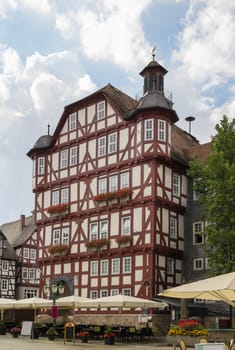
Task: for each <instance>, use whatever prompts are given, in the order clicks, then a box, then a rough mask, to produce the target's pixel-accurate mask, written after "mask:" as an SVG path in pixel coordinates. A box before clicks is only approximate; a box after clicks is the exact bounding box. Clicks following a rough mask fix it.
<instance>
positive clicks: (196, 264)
mask: <svg viewBox="0 0 235 350" xmlns="http://www.w3.org/2000/svg"><path fill="white" fill-rule="evenodd" d="M193 269H194V271H198V270H203V258H196V259H193Z"/></svg>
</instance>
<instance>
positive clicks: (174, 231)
mask: <svg viewBox="0 0 235 350" xmlns="http://www.w3.org/2000/svg"><path fill="white" fill-rule="evenodd" d="M177 233H178V227H177V218H176V217H174V216H170V237H171V238H175V239H176V238H177Z"/></svg>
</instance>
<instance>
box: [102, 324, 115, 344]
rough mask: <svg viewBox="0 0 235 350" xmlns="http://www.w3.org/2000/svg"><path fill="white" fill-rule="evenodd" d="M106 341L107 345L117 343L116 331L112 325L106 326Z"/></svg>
mask: <svg viewBox="0 0 235 350" xmlns="http://www.w3.org/2000/svg"><path fill="white" fill-rule="evenodd" d="M104 343H105V344H106V345H113V344H114V343H115V333H114V332H113V331H112V328H111V327H110V326H106V327H105V333H104Z"/></svg>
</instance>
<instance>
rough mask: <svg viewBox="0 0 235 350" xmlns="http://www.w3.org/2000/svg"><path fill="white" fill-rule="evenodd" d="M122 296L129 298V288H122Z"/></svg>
mask: <svg viewBox="0 0 235 350" xmlns="http://www.w3.org/2000/svg"><path fill="white" fill-rule="evenodd" d="M122 295H128V296H131V288H123V289H122Z"/></svg>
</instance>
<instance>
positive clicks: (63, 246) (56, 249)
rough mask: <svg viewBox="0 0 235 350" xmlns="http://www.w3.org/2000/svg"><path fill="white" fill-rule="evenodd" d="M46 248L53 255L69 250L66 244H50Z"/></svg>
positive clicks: (62, 253)
mask: <svg viewBox="0 0 235 350" xmlns="http://www.w3.org/2000/svg"><path fill="white" fill-rule="evenodd" d="M47 250H48V252H49V253H50V254H51V255H53V256H56V255H66V254H67V253H68V251H69V247H68V246H67V245H66V244H60V245H51V246H50V247H48V248H47Z"/></svg>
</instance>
